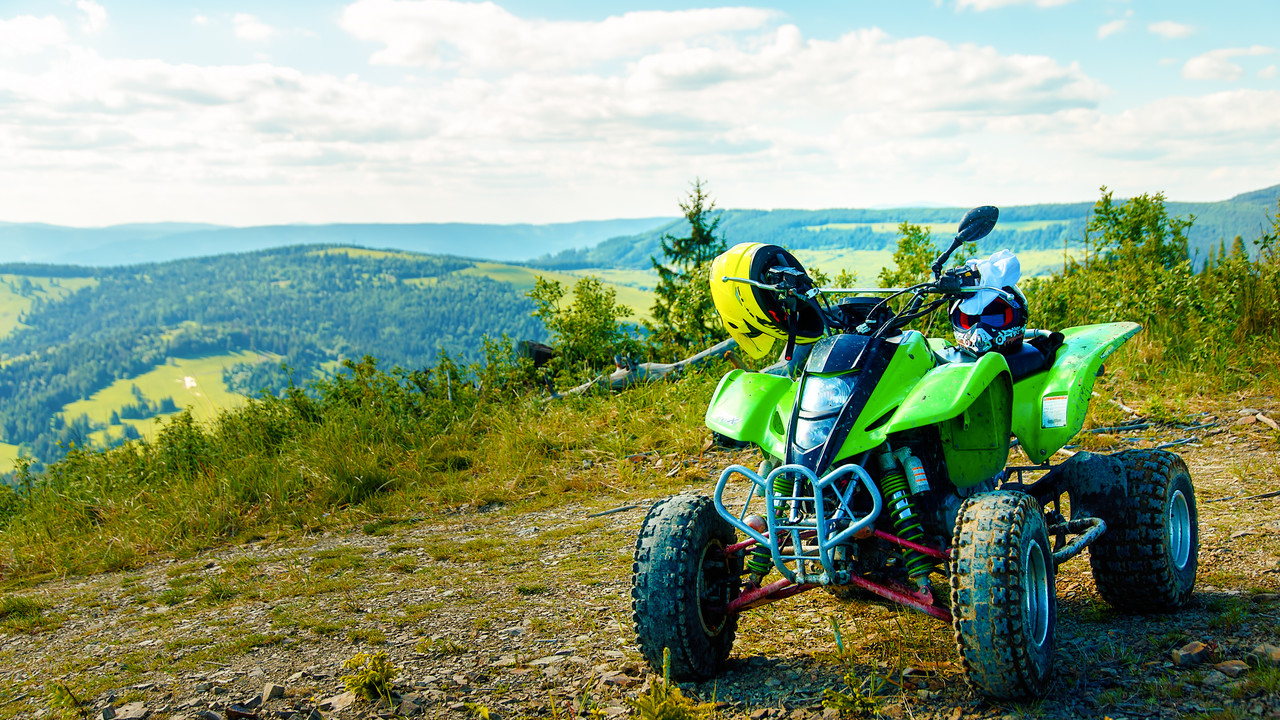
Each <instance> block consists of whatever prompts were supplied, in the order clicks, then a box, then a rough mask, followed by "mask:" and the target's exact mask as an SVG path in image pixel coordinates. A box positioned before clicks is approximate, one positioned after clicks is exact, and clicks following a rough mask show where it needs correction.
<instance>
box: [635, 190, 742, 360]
mask: <svg viewBox="0 0 1280 720" xmlns="http://www.w3.org/2000/svg"><path fill="white" fill-rule="evenodd" d="M680 209H681V210H682V211H683V213H684V219H685V220H686V221H687V222H688V223H689V235H688V236H687V237H676V236H675V235H671V234H666V235H663V236H662V260H661V261H659V260H658V258H650V260H651V261H652V262H653V268H654V270H655V271H657V273H658V285H657V287H656V288H654V303H653V308H652V310H651V311H650V314H651V315H652V316H653V320H652V321H651V322H646V323H645V326H646V327H647V328H648V330H649V332H650V333H651V343H650V344H651V345H652V346H654V347H655V348H657V349H658V350H659V352H662V353H667V352H670V351H681V350H684V349H688V348H691V347H702V346H706V345H710V344H711V343H713V342H715V341H717V340H719V339H721V338H723V337H724V335H725V331H724V328H723V327H722V325H721V323H720V320H719V317H718V316H717V315H716V310H715V305H714V304H713V303H712V301H711V292H710V288H709V286H708V279H709V278H708V275H707V271H708V269H709V268H710V266H711V261H712V260H714V259H715V258H716V256H717V255H719V254H720V253H722V252H724V250H725V242H724V239H723V238H720V237H717V236H716V229H717V228H718V227H719V226H720V215H719V213H717V212H716V204H715V201H714V200H712V199H711V196H710V195H709V194H708V193H707V191H706V183H704V182H703V181H702V180H701V179H697V178H695V179H694V181H693V188H692V189H691V190H690V191H689V196H688V197H687V198H686V199H685V200H684V202H681V203H680Z"/></svg>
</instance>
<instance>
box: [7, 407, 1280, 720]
mask: <svg viewBox="0 0 1280 720" xmlns="http://www.w3.org/2000/svg"><path fill="white" fill-rule="evenodd" d="M1242 410H1252V411H1253V412H1250V413H1242V412H1241V411H1242ZM1272 418H1280V403H1277V401H1276V400H1275V399H1274V398H1257V397H1254V398H1239V399H1236V400H1233V401H1232V402H1231V403H1223V404H1222V405H1221V406H1220V407H1215V408H1213V409H1212V410H1211V412H1210V413H1209V414H1206V415H1202V416H1199V418H1198V419H1193V421H1189V422H1181V423H1177V424H1174V425H1160V426H1156V427H1154V428H1153V429H1150V430H1146V431H1141V432H1129V433H1116V434H1112V435H1107V434H1103V435H1095V436H1093V437H1092V438H1091V439H1090V440H1089V446H1090V449H1094V450H1099V449H1105V448H1112V449H1121V448H1128V447H1155V446H1157V445H1161V444H1164V443H1169V442H1176V441H1181V440H1184V439H1186V438H1193V440H1192V441H1190V442H1187V443H1184V444H1182V445H1179V446H1177V447H1175V448H1173V449H1174V450H1176V451H1177V452H1180V453H1181V454H1182V455H1183V456H1184V458H1185V459H1186V460H1187V462H1188V464H1189V466H1190V468H1191V473H1192V478H1193V480H1194V482H1195V484H1196V488H1197V497H1198V502H1199V512H1200V533H1201V534H1200V539H1201V549H1200V576H1199V580H1198V585H1197V592H1196V596H1195V599H1194V601H1193V602H1192V604H1191V606H1190V607H1189V608H1188V609H1186V610H1184V611H1182V612H1179V613H1176V614H1172V615H1154V616H1127V615H1120V614H1117V613H1115V612H1114V611H1112V610H1111V609H1110V608H1108V607H1107V606H1106V605H1105V604H1104V603H1103V602H1102V600H1101V599H1100V597H1099V596H1098V594H1097V592H1096V590H1095V589H1094V586H1093V581H1092V579H1091V577H1090V575H1089V570H1088V567H1089V566H1088V560H1087V558H1081V559H1077V560H1074V561H1072V562H1070V563H1068V564H1066V565H1064V566H1063V567H1062V568H1061V569H1060V571H1059V577H1058V603H1059V604H1058V620H1059V625H1058V650H1057V658H1056V675H1055V680H1054V684H1053V688H1052V691H1051V693H1050V694H1049V696H1048V697H1047V698H1045V699H1043V700H1041V701H1037V702H1029V703H993V702H988V701H984V700H982V699H980V698H979V697H977V696H976V695H975V694H974V693H973V692H972V691H970V690H969V689H967V688H966V687H965V685H964V682H963V679H962V677H961V675H960V670H959V668H958V665H957V663H956V662H955V661H954V652H955V651H954V645H953V641H952V639H951V631H950V628H949V627H947V626H944V625H942V624H941V623H938V622H937V621H934V620H932V619H929V618H926V617H924V616H921V615H918V614H913V613H906V612H902V611H900V610H898V609H896V608H892V607H888V606H885V605H882V604H869V603H860V602H846V601H840V600H837V599H835V598H833V597H831V596H829V595H827V594H825V593H823V592H820V591H818V592H809V593H805V594H803V595H801V596H798V597H796V598H793V599H792V600H789V601H786V602H782V603H778V604H775V605H771V606H768V607H765V608H763V609H760V610H756V611H753V612H751V613H748V614H747V615H745V616H744V617H743V618H742V622H741V626H740V629H739V639H738V642H737V644H736V645H735V650H734V656H733V660H732V666H731V668H730V670H729V671H728V672H727V673H726V674H725V675H724V676H723V677H722V678H720V679H719V680H718V681H716V682H714V683H704V684H699V685H686V686H684V687H683V692H684V694H685V695H687V696H689V697H691V698H696V699H699V700H701V701H704V702H708V703H715V704H716V708H717V709H716V711H715V712H716V715H715V716H716V717H720V718H752V719H753V720H760V719H763V718H794V719H796V720H801V719H804V718H826V717H835V716H837V713H836V712H835V710H833V709H827V708H824V706H823V702H822V701H823V697H824V695H823V693H824V691H826V690H838V691H842V692H845V693H846V697H853V694H852V692H851V686H850V683H852V684H854V685H857V686H859V687H860V688H861V689H862V690H864V691H865V692H866V696H865V700H866V704H865V706H864V707H865V710H866V714H867V715H872V714H876V713H878V714H880V715H882V716H885V717H895V718H899V717H900V718H946V719H947V720H957V719H959V718H1019V717H1041V718H1077V717H1083V718H1095V717H1096V718H1101V717H1109V718H1112V719H1113V720H1119V718H1122V717H1123V718H1179V717H1205V718H1209V717H1215V718H1278V719H1280V668H1278V667H1277V665H1280V649H1276V648H1275V646H1278V645H1280V601H1278V594H1280V454H1278V452H1277V451H1278V450H1280V443H1278V438H1280V434H1278V433H1277V431H1276V430H1275V429H1273V427H1272V426H1271V425H1270V422H1269V421H1271V419H1272ZM1197 426H1199V427H1197ZM730 461H744V462H750V455H749V454H747V453H745V452H742V453H733V452H728V451H723V452H721V451H709V452H707V453H706V454H704V455H702V456H700V457H691V458H678V457H661V456H658V455H652V456H645V457H638V458H634V459H631V460H626V459H623V460H619V461H618V462H637V463H640V464H642V465H643V466H644V467H646V468H648V469H649V470H650V471H651V472H652V473H653V474H654V477H655V478H665V477H674V478H676V479H680V480H682V481H684V482H685V483H687V485H688V487H689V488H690V489H702V490H705V491H709V490H710V485H709V480H708V478H709V477H711V476H712V474H713V473H714V472H715V470H716V469H717V468H719V467H722V466H723V465H725V464H726V463H728V462H730ZM664 494H665V493H664ZM655 499H657V498H656V497H645V496H643V494H622V493H620V494H618V495H615V496H613V497H610V498H602V499H600V501H598V502H596V503H592V504H590V505H566V506H560V507H554V508H550V509H543V510H538V511H533V512H515V511H512V510H510V509H507V508H494V507H485V508H464V509H462V510H460V511H456V512H453V513H450V514H436V515H431V516H428V517H416V516H411V515H406V516H405V517H398V518H392V519H382V521H381V522H379V521H378V519H375V518H371V519H370V524H368V525H365V526H364V527H363V528H362V529H361V528H356V529H353V530H352V531H351V532H349V533H344V534H328V535H322V536H302V537H297V536H295V537H292V538H287V539H273V538H262V539H259V540H258V541H255V542H252V543H249V544H246V545H241V546H236V547H227V548H222V549H218V550H215V551H211V552H208V553H205V554H202V555H200V556H198V557H193V558H174V559H168V560H163V561H159V562H156V563H155V564H153V565H149V566H147V567H144V568H141V569H138V570H131V571H125V572H119V573H113V574H104V575H98V576H92V577H69V578H65V579H62V580H58V581H54V582H47V583H44V584H41V585H39V586H37V587H34V588H28V589H24V590H20V591H16V592H14V593H9V594H6V595H5V596H4V598H5V606H4V608H5V609H4V610H3V612H4V613H5V615H4V625H3V627H4V634H3V635H0V659H2V660H3V662H0V717H35V718H54V717H80V716H92V717H96V718H111V717H115V718H121V719H124V718H144V717H150V718H171V719H176V718H189V719H190V718H209V719H212V718H281V719H284V718H326V719H327V718H369V717H384V718H391V717H398V716H413V717H427V718H474V717H488V718H521V717H527V718H544V717H557V718H567V717H572V716H575V715H585V716H589V717H614V716H628V715H630V714H632V706H631V704H629V702H628V701H633V700H634V699H635V698H636V697H637V696H639V695H640V694H641V693H643V692H645V691H646V689H647V688H648V686H649V684H651V683H652V682H654V678H653V676H652V674H651V672H650V671H649V669H648V668H646V667H644V666H643V663H642V661H641V659H640V656H639V654H638V653H637V652H636V650H635V643H634V638H633V635H632V630H631V621H630V600H629V591H630V588H629V581H630V556H631V552H632V544H633V542H634V537H635V533H636V531H637V529H638V527H639V525H640V523H641V520H642V519H643V517H644V513H645V511H646V508H647V506H648V505H649V504H650V503H652V502H653V501H654V500H655ZM606 511H611V512H607V514H602V513H606ZM412 512H414V510H412V509H406V513H412ZM15 598H16V599H17V600H15ZM24 603H25V604H24ZM834 627H838V628H840V634H841V639H842V644H843V645H844V648H845V652H843V653H841V652H840V651H839V650H838V648H837V644H836V640H835V635H834V632H833V628H834ZM380 652H382V653H386V656H387V658H388V659H389V661H390V663H391V664H392V665H393V666H394V667H395V668H396V670H397V672H396V674H395V676H394V678H393V688H394V695H393V696H392V697H391V699H390V700H389V701H384V702H383V703H381V704H374V703H371V702H369V701H367V700H357V699H356V698H355V697H354V696H353V695H351V694H350V693H348V692H347V691H346V689H345V688H344V686H343V683H342V681H341V680H340V677H341V676H343V675H344V674H350V673H351V671H350V670H347V669H344V666H343V663H344V661H348V660H350V659H352V658H353V657H356V656H357V655H358V654H360V653H366V654H368V655H373V654H376V653H380Z"/></svg>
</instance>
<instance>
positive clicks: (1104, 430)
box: [1086, 423, 1151, 433]
mask: <svg viewBox="0 0 1280 720" xmlns="http://www.w3.org/2000/svg"><path fill="white" fill-rule="evenodd" d="M1149 427H1151V423H1139V424H1137V425H1116V426H1114V427H1100V428H1094V429H1092V430H1086V432H1091V433H1116V432H1129V431H1131V430H1146V429H1147V428H1149Z"/></svg>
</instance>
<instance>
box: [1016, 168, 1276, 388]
mask: <svg viewBox="0 0 1280 720" xmlns="http://www.w3.org/2000/svg"><path fill="white" fill-rule="evenodd" d="M1193 222H1194V218H1186V219H1182V218H1173V217H1170V216H1169V214H1168V212H1167V210H1166V208H1165V205H1164V196H1163V195H1162V194H1159V193H1157V194H1156V195H1140V196H1138V197H1135V198H1132V199H1130V200H1128V201H1125V202H1121V203H1116V202H1115V201H1114V200H1113V197H1112V193H1111V192H1110V191H1108V190H1107V189H1106V188H1105V187H1104V188H1103V189H1102V198H1101V199H1100V200H1099V201H1098V203H1097V204H1096V205H1095V207H1094V213H1093V216H1092V218H1091V219H1090V221H1089V225H1088V235H1087V238H1086V255H1085V257H1084V258H1083V259H1082V260H1081V261H1076V260H1075V259H1071V260H1070V261H1068V262H1067V263H1066V266H1065V268H1064V269H1063V270H1062V271H1061V272H1057V273H1054V274H1053V275H1052V276H1050V277H1048V278H1043V279H1042V278H1032V279H1030V280H1029V281H1026V282H1024V283H1023V288H1024V289H1025V290H1026V291H1027V295H1028V298H1029V301H1030V303H1031V318H1032V323H1033V324H1035V325H1038V326H1041V327H1050V328H1057V327H1069V326H1073V325H1084V324H1089V323H1100V322H1117V321H1124V320H1128V321H1132V322H1136V323H1138V324H1140V325H1142V326H1143V333H1142V334H1141V335H1139V336H1138V338H1136V339H1135V341H1134V342H1133V343H1131V345H1132V346H1133V348H1132V350H1130V352H1131V353H1137V356H1138V358H1139V359H1140V360H1141V362H1139V363H1135V364H1134V372H1135V376H1136V377H1137V378H1138V379H1151V380H1159V379H1162V378H1169V377H1171V376H1172V377H1177V376H1179V375H1183V376H1196V377H1199V378H1202V379H1204V380H1206V381H1208V382H1209V383H1210V384H1209V385H1208V387H1220V388H1230V387H1237V386H1239V385H1241V384H1245V383H1249V382H1253V381H1254V380H1255V379H1256V378H1257V377H1272V378H1274V377H1275V376H1276V369H1275V368H1276V362H1275V360H1276V357H1277V351H1276V343H1277V341H1280V254H1278V253H1277V252H1276V244H1277V241H1276V240H1275V238H1276V237H1277V236H1280V220H1275V219H1273V226H1272V228H1271V229H1270V230H1269V231H1268V232H1265V233H1264V234H1263V235H1262V237H1261V238H1260V239H1259V240H1258V241H1257V243H1256V244H1257V246H1258V248H1259V249H1258V254H1257V257H1256V259H1251V258H1250V256H1249V254H1248V253H1247V252H1246V251H1245V249H1244V243H1243V241H1239V242H1237V243H1235V248H1236V249H1235V251H1234V252H1233V253H1231V254H1230V255H1226V254H1225V253H1224V256H1223V257H1220V258H1218V259H1217V260H1216V261H1213V260H1211V261H1210V262H1208V263H1206V266H1205V267H1204V268H1203V269H1202V270H1201V271H1200V272H1198V273H1197V272H1196V271H1195V268H1194V263H1193V259H1192V258H1191V257H1190V256H1189V254H1188V251H1187V240H1186V231H1187V229H1188V228H1189V227H1191V224H1192V223H1193Z"/></svg>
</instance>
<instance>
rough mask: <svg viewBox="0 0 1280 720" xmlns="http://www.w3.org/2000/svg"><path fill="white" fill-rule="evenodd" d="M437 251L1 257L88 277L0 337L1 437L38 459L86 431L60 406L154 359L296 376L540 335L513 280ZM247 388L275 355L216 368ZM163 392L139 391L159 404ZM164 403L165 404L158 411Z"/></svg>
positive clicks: (277, 377)
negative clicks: (230, 359)
mask: <svg viewBox="0 0 1280 720" xmlns="http://www.w3.org/2000/svg"><path fill="white" fill-rule="evenodd" d="M468 267H471V263H470V262H468V261H465V260H460V259H457V258H449V257H432V256H423V255H411V254H407V253H385V252H371V251H365V250H355V249H351V248H334V247H316V246H309V247H293V248H282V249H277V250H268V251H259V252H253V253H244V254H235V255H222V256H217V257H212V258H204V259H199V260H182V261H174V262H167V263H158V264H148V265H136V266H130V267H119V268H110V269H105V270H91V269H87V268H66V267H63V268H50V267H37V266H12V265H11V266H0V273H8V274H13V275H17V276H22V275H33V276H34V275H43V276H46V277H47V276H54V275H59V274H60V275H61V276H63V277H75V276H78V277H88V278H92V280H93V281H94V282H93V284H91V285H89V286H87V287H83V288H82V289H80V290H78V291H76V292H73V293H70V294H68V295H66V296H65V297H58V296H56V295H55V296H48V297H46V296H45V295H38V296H35V298H34V300H33V302H32V303H31V305H30V307H29V309H28V310H27V311H25V312H23V313H21V314H20V316H19V317H18V320H19V322H20V323H21V325H19V327H18V328H17V329H16V330H15V331H14V332H12V333H11V334H10V335H8V336H7V337H4V338H3V339H0V357H2V358H3V362H2V363H0V399H3V400H4V402H3V403H0V433H2V434H3V438H2V439H3V440H4V441H5V442H7V443H10V444H22V445H23V446H24V447H25V448H27V450H28V452H29V453H30V454H31V455H32V456H33V457H36V458H39V459H41V460H50V459H53V458H56V457H59V456H60V455H61V454H62V452H63V451H64V449H65V448H62V447H59V445H58V444H59V443H63V444H65V443H67V442H68V441H74V442H77V443H78V444H84V443H85V440H86V438H87V435H88V433H89V432H91V431H92V430H93V429H94V428H93V427H92V424H91V423H90V422H89V421H88V420H87V419H86V418H83V417H77V418H65V417H63V416H62V415H61V414H60V411H61V410H62V408H63V406H65V405H66V404H68V403H71V402H73V401H76V400H80V399H82V398H88V397H89V396H90V395H92V394H93V393H94V392H96V391H98V390H100V389H102V388H105V387H107V386H108V385H110V384H112V383H113V382H115V381H117V380H119V379H121V378H130V377H134V376H137V375H139V374H141V373H144V372H146V371H147V370H150V369H151V368H153V367H155V366H158V365H162V364H164V363H165V362H166V361H167V360H168V359H170V358H189V357H197V356H201V355H207V354H225V353H230V352H235V351H238V350H254V351H257V352H259V353H269V354H270V355H271V356H272V357H277V356H278V357H280V358H283V360H284V362H285V363H286V364H287V365H288V366H289V367H290V368H292V369H293V373H294V377H295V379H296V380H297V382H298V383H299V384H302V383H303V382H304V381H305V380H307V379H309V378H311V377H313V376H315V375H316V374H317V373H318V372H319V371H320V370H321V369H322V368H323V367H325V366H326V364H332V363H335V362H336V361H339V360H341V359H344V358H351V357H355V358H359V357H362V356H364V355H372V356H374V357H377V358H378V359H379V360H381V361H383V362H385V363H388V364H394V365H398V366H403V367H407V368H413V367H421V366H424V365H426V364H429V363H430V364H434V363H435V362H436V360H437V359H438V353H439V352H440V351H442V350H443V351H445V352H447V353H449V354H451V355H454V356H456V357H459V358H460V359H462V360H464V361H465V360H468V359H472V358H474V357H476V355H477V353H478V352H479V349H480V347H481V338H482V337H483V336H485V335H486V334H487V335H489V336H491V337H498V336H500V335H501V334H503V333H506V334H508V335H510V336H512V337H514V338H517V339H522V338H539V337H542V333H543V331H542V328H541V326H540V324H539V323H538V322H537V321H536V320H534V319H532V318H531V317H530V312H531V310H532V305H531V304H530V302H529V301H528V299H527V298H525V297H524V295H523V294H522V293H520V292H518V291H517V290H516V289H515V288H514V287H513V286H512V285H511V284H509V283H501V282H495V281H494V280H491V279H489V278H486V277H482V276H476V275H465V276H463V275H452V273H454V272H456V271H458V270H462V269H464V268H468ZM225 380H226V382H227V384H228V386H229V387H230V388H231V389H232V390H235V391H238V392H241V393H245V394H256V393H257V392H258V391H259V390H261V389H264V388H266V389H268V390H271V391H277V390H279V389H280V388H281V387H282V386H283V385H284V384H286V383H287V376H286V375H285V373H284V371H282V369H281V366H280V364H279V363H278V362H256V363H240V364H238V365H235V366H232V367H231V368H229V369H228V370H227V372H226V373H225ZM166 399H167V398H140V399H139V402H140V403H142V404H144V405H145V404H146V403H151V405H150V407H151V408H152V409H156V408H159V407H160V406H161V405H162V404H163V403H164V400H166ZM171 406H172V400H170V401H169V403H168V407H171Z"/></svg>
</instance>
